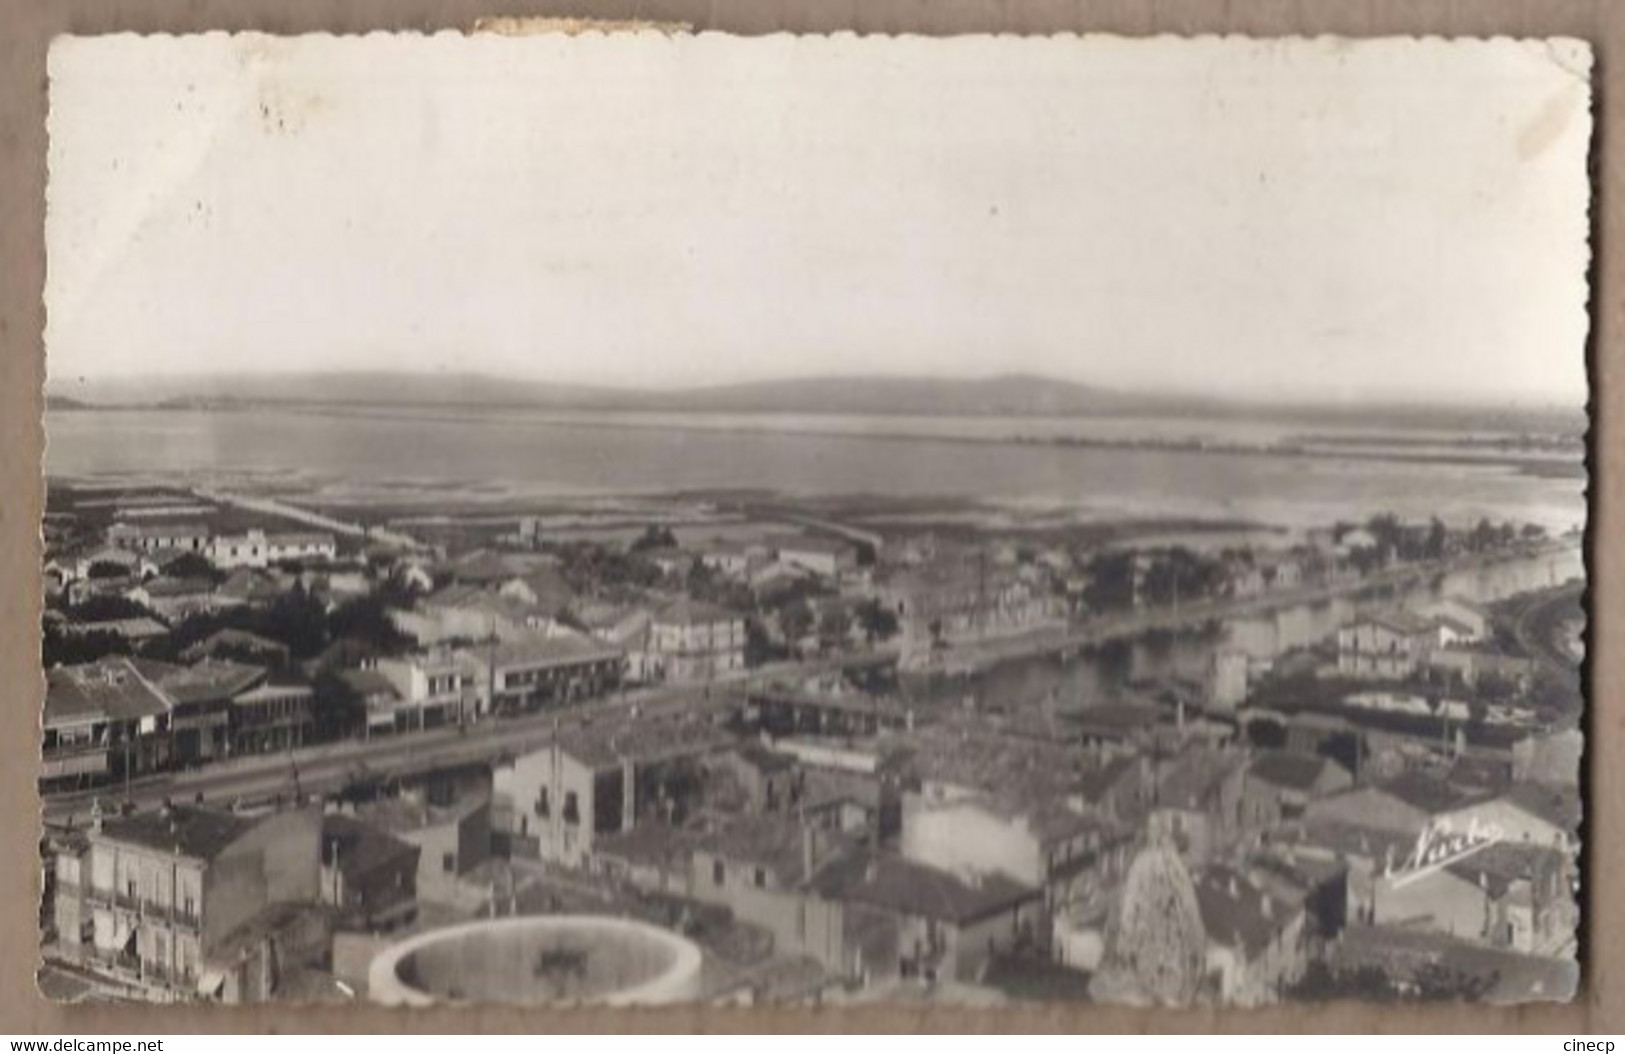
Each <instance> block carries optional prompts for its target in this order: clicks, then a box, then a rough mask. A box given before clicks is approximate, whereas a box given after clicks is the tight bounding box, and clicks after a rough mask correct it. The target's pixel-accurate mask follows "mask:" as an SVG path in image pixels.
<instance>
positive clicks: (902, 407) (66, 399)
mask: <svg viewBox="0 0 1625 1054" xmlns="http://www.w3.org/2000/svg"><path fill="white" fill-rule="evenodd" d="M67 387H68V385H67V384H64V385H63V388H64V389H66V388H67ZM51 399H52V400H53V403H52V405H60V406H61V407H62V408H64V409H66V408H69V407H71V406H74V405H84V404H91V405H99V406H109V405H119V406H210V405H236V406H240V405H251V404H265V403H279V404H283V403H298V404H305V405H358V406H490V407H538V408H547V409H557V410H565V409H571V410H576V409H580V410H646V411H672V412H685V411H695V412H709V413H722V412H728V413H831V414H945V415H959V416H965V415H973V416H974V415H986V414H997V415H1003V414H1013V415H1026V414H1057V415H1069V414H1098V413H1112V412H1122V411H1124V410H1141V409H1146V408H1151V407H1166V406H1172V405H1174V404H1175V403H1176V402H1177V403H1179V404H1181V405H1188V404H1189V402H1190V400H1170V399H1162V398H1153V397H1149V396H1141V395H1134V394H1127V393H1121V392H1114V391H1108V390H1106V389H1102V388H1096V387H1093V386H1090V385H1084V384H1077V383H1074V382H1071V381H1060V380H1052V379H1049V378H1044V377H1033V376H1019V375H1011V376H1003V377H989V378H983V379H973V380H949V379H932V378H919V377H810V378H803V379H793V380H782V381H762V382H757V383H750V384H731V385H716V386H710V387H696V388H682V389H674V390H654V389H630V388H627V389H622V388H595V387H588V386H580V385H567V384H547V383H542V382H535V381H524V380H515V379H513V378H509V377H493V376H488V375H485V374H477V373H452V374H423V373H334V374H290V375H287V376H272V375H265V374H256V375H244V376H235V377H172V378H140V379H136V378H130V379H120V380H105V381H91V382H82V383H74V384H73V388H72V390H71V392H69V391H63V392H59V393H53V394H52V395H51Z"/></svg>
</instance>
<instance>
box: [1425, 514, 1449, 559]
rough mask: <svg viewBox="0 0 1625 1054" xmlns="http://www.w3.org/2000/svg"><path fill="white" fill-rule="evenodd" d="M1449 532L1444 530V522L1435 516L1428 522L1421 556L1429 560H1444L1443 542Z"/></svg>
mask: <svg viewBox="0 0 1625 1054" xmlns="http://www.w3.org/2000/svg"><path fill="white" fill-rule="evenodd" d="M1448 537H1449V532H1447V531H1446V530H1445V527H1444V521H1443V520H1441V519H1439V518H1438V517H1437V516H1435V517H1433V519H1432V520H1430V521H1429V522H1428V537H1427V542H1426V543H1425V547H1424V549H1423V555H1424V556H1426V557H1427V558H1428V559H1429V560H1442V559H1443V558H1444V547H1445V540H1446V539H1447V538H1448Z"/></svg>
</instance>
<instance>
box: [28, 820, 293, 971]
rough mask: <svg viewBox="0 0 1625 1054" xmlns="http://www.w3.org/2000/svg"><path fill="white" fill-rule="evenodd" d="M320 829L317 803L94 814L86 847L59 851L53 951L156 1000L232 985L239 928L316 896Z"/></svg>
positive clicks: (238, 966)
mask: <svg viewBox="0 0 1625 1054" xmlns="http://www.w3.org/2000/svg"><path fill="white" fill-rule="evenodd" d="M320 830H321V817H320V816H319V815H318V814H317V813H316V812H315V811H314V810H291V811H287V812H282V813H277V814H274V815H271V816H267V817H264V818H263V819H258V820H252V819H248V818H246V817H242V816H238V815H236V814H233V813H229V812H220V811H216V810H211V809H203V808H193V807H188V806H179V805H175V806H166V807H164V808H162V809H157V810H154V811H151V812H146V813H137V814H132V815H128V816H117V817H112V816H109V817H103V816H102V815H101V814H100V812H99V811H98V812H97V813H96V814H94V816H93V818H92V821H91V826H90V829H89V831H88V832H87V833H86V836H85V843H84V846H83V848H82V849H81V850H80V851H79V852H78V853H76V854H61V855H59V856H58V857H57V864H56V866H57V873H56V880H57V893H58V896H57V900H56V904H57V929H58V934H59V945H58V946H59V949H60V952H61V954H62V955H63V956H64V957H66V958H68V959H70V960H72V961H75V962H77V963H78V964H79V965H80V966H81V967H83V968H85V969H89V970H91V971H94V972H97V973H102V974H104V975H106V976H108V977H109V978H111V979H113V980H116V981H117V982H119V983H121V984H125V985H130V986H134V987H137V988H139V989H142V990H144V991H146V992H148V993H149V994H151V995H153V996H155V997H158V998H188V997H193V996H196V995H198V994H202V993H204V990H205V989H216V988H224V987H228V985H229V980H230V975H231V974H233V973H234V972H237V971H240V970H241V969H243V968H245V967H246V966H247V965H248V964H247V963H246V961H244V962H238V961H235V960H234V959H233V958H232V957H231V956H229V955H225V954H224V953H225V952H226V951H227V950H228V949H231V948H234V947H236V946H237V945H239V944H240V943H241V942H240V941H239V940H238V936H239V934H240V933H241V932H242V931H244V930H245V929H246V928H249V927H251V926H252V924H253V923H254V920H255V919H256V918H258V917H259V916H261V915H262V914H263V913H264V912H266V911H267V910H268V909H272V908H274V907H277V906H279V905H297V904H312V903H315V901H316V898H317V892H318V886H317V881H318V877H319V864H318V851H319V834H320ZM64 894H66V895H64Z"/></svg>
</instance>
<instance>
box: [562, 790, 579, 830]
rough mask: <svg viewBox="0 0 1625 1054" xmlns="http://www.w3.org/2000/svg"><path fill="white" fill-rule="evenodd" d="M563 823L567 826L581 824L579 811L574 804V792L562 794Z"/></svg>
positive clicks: (577, 806) (575, 803)
mask: <svg viewBox="0 0 1625 1054" xmlns="http://www.w3.org/2000/svg"><path fill="white" fill-rule="evenodd" d="M564 822H565V823H568V824H578V823H580V822H581V809H580V806H579V805H578V804H577V802H576V792H575V791H565V792H564Z"/></svg>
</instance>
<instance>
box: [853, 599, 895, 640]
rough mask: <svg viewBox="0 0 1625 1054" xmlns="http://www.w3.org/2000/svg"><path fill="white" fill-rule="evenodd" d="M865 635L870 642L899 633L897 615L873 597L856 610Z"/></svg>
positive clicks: (885, 638) (889, 637)
mask: <svg viewBox="0 0 1625 1054" xmlns="http://www.w3.org/2000/svg"><path fill="white" fill-rule="evenodd" d="M855 614H856V615H857V619H858V625H859V626H861V627H862V628H863V636H864V638H865V639H866V640H868V642H869V643H870V644H874V643H876V642H877V641H883V640H890V639H891V638H892V637H895V636H896V635H897V630H898V625H897V616H896V615H895V614H893V613H892V611H891V609H890V608H888V607H886V606H885V605H884V604H882V603H881V602H880V601H878V600H875V599H873V598H871V599H868V600H865V601H863V602H862V603H861V604H859V605H858V607H857V610H856V612H855Z"/></svg>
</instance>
